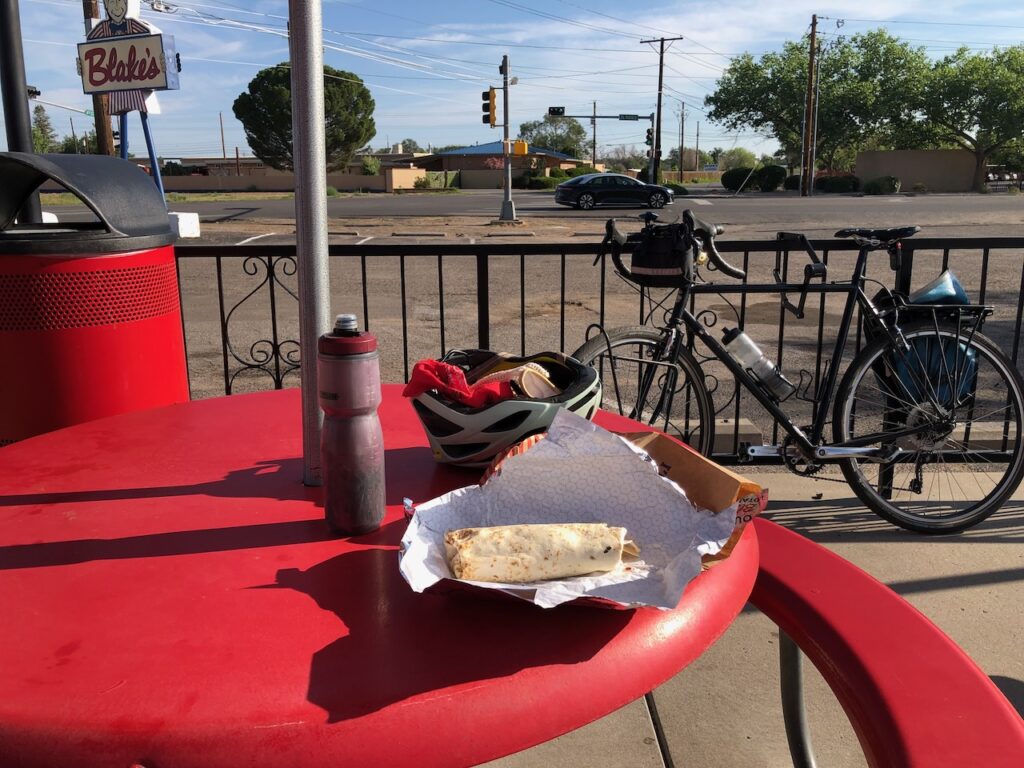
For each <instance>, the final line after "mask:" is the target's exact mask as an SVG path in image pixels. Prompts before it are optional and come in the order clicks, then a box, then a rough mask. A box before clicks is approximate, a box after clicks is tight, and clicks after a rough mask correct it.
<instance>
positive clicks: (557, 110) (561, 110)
mask: <svg viewBox="0 0 1024 768" xmlns="http://www.w3.org/2000/svg"><path fill="white" fill-rule="evenodd" d="M548 114H549V115H551V116H552V117H562V116H563V115H565V107H548Z"/></svg>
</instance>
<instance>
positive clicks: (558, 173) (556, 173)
mask: <svg viewBox="0 0 1024 768" xmlns="http://www.w3.org/2000/svg"><path fill="white" fill-rule="evenodd" d="M550 173H551V178H552V179H564V178H567V177H568V176H569V174H568V173H566V172H565V169H564V168H552V169H551V171H550Z"/></svg>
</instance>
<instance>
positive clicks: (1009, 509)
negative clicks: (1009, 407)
mask: <svg viewBox="0 0 1024 768" xmlns="http://www.w3.org/2000/svg"><path fill="white" fill-rule="evenodd" d="M743 471H744V474H746V475H747V476H748V477H750V478H751V479H753V480H755V481H757V482H759V483H761V485H762V486H764V487H767V488H768V489H769V494H770V499H771V501H770V503H769V505H768V510H767V511H766V513H765V517H767V518H769V519H771V520H774V521H775V522H777V523H780V524H781V525H784V526H786V527H787V528H790V529H791V530H794V531H797V532H799V533H801V534H803V535H805V536H807V537H808V538H810V539H813V540H814V541H816V542H818V543H819V544H822V545H823V546H825V547H828V548H829V549H831V550H832V551H834V552H836V553H837V554H839V555H841V556H842V557H844V558H846V559H847V560H849V561H850V562H852V563H854V564H856V565H857V566H859V567H860V568H862V569H864V570H865V571H867V572H868V573H870V574H872V575H873V576H875V578H877V579H879V580H881V581H882V582H884V583H886V584H888V585H889V586H890V587H891V588H892V589H894V590H895V591H896V592H898V593H899V594H901V595H902V596H903V597H904V598H906V599H907V600H909V601H910V602H911V603H912V604H914V605H915V606H916V607H917V608H918V609H919V610H920V611H921V612H922V613H924V614H925V615H926V616H928V618H930V619H931V620H932V621H933V622H934V623H935V624H936V625H938V627H939V628H940V629H942V630H943V631H944V632H945V633H946V634H947V635H949V636H950V637H951V638H952V639H953V640H954V641H955V642H956V643H957V644H958V645H960V647H961V648H963V649H964V650H965V651H966V652H967V653H968V654H969V655H970V656H971V657H972V658H973V659H974V660H975V662H977V664H978V665H979V666H980V667H981V668H982V669H983V670H984V671H985V672H986V673H987V674H988V675H989V676H990V677H991V678H992V680H993V681H994V682H995V684H996V685H997V686H998V687H999V688H1000V689H1001V690H1002V691H1003V693H1004V694H1006V696H1007V698H1008V699H1009V700H1010V701H1011V702H1012V703H1013V704H1014V706H1015V707H1016V708H1017V711H1018V712H1022V713H1024V610H1022V607H1021V606H1022V600H1021V597H1022V595H1024V591H1022V584H1024V546H1022V544H1024V488H1022V489H1021V490H1018V492H1017V493H1016V494H1015V495H1014V497H1013V500H1012V501H1010V502H1008V503H1007V504H1006V505H1005V507H1004V509H1003V510H1002V511H1000V512H998V513H996V514H995V515H993V516H992V517H990V518H989V519H988V520H986V521H985V522H984V523H982V524H981V525H979V526H977V527H975V528H973V529H971V530H968V531H966V532H965V533H961V534H957V535H955V536H942V537H923V536H919V535H917V534H912V533H909V532H907V531H903V530H902V529H897V528H894V527H893V526H891V525H890V524H889V523H887V522H885V521H884V520H882V519H881V518H878V517H876V516H875V515H874V514H873V513H871V512H870V511H868V510H866V509H865V508H864V507H863V505H862V504H861V503H860V501H859V500H857V499H856V498H855V497H854V496H853V493H852V492H851V491H850V489H849V487H848V486H846V485H845V483H840V482H829V481H828V480H809V479H804V478H800V477H797V476H795V475H792V474H790V473H788V472H786V471H785V470H784V469H778V470H776V469H774V468H772V469H766V468H764V467H748V468H746V469H744V470H743ZM822 474H823V475H825V473H822ZM825 476H826V477H833V478H841V475H839V474H838V472H836V473H835V474H829V475H825ZM819 494H820V498H816V497H817V496H818V495H819ZM893 642H898V638H893ZM805 670H806V672H805V689H806V692H807V710H808V723H809V725H810V730H811V736H812V741H813V744H814V748H815V754H816V757H817V758H818V763H819V764H820V765H823V766H825V765H827V766H831V767H832V768H857V767H859V766H864V765H866V762H865V760H864V757H863V754H862V752H861V749H860V745H859V743H858V741H857V737H856V735H855V734H854V732H853V728H852V727H851V726H850V723H849V721H848V720H847V718H846V715H845V713H844V712H843V710H842V708H841V707H840V706H839V703H838V702H837V701H836V699H835V697H834V696H833V695H832V693H831V691H830V690H829V688H828V686H827V685H826V683H825V682H824V680H823V679H822V678H821V676H820V675H819V674H818V673H817V671H816V670H815V669H814V667H813V666H812V665H811V664H809V663H808V664H806V665H805ZM655 701H656V703H657V707H658V713H659V715H660V717H661V721H662V725H663V727H664V732H665V734H666V737H667V740H668V745H669V749H670V752H671V757H672V762H673V763H674V765H675V766H679V767H680V768H682V767H683V766H692V767H696V766H700V767H701V768H736V767H739V766H742V768H761V767H762V766H763V767H765V768H768V767H772V768H774V767H775V766H791V765H792V761H791V760H790V757H789V749H788V747H787V744H786V735H785V730H784V727H783V722H782V708H781V704H780V694H779V662H778V629H777V628H776V626H775V625H774V624H773V623H772V622H771V621H769V620H768V619H767V618H765V617H764V616H763V615H762V614H761V613H760V612H758V611H757V609H755V608H754V607H753V606H751V605H749V604H748V605H747V607H746V609H745V610H744V611H743V612H742V613H741V614H740V616H739V617H738V618H737V619H736V621H735V622H734V623H733V625H732V626H731V627H730V629H729V630H728V631H727V632H726V633H725V634H724V635H723V636H722V637H721V638H720V639H719V641H718V642H717V643H716V644H715V645H714V646H712V647H711V648H710V649H709V650H708V651H707V652H706V653H705V654H704V655H703V656H702V657H701V658H700V659H698V660H697V662H696V663H694V664H693V665H691V666H690V667H688V668H687V669H685V670H683V672H681V673H680V674H679V675H677V676H676V677H674V678H673V679H672V680H670V681H668V682H667V683H666V684H665V685H663V686H661V687H660V688H658V689H657V690H656V691H655ZM553 705H557V703H554V704H553ZM538 716H542V713H538ZM921 716H922V717H926V716H927V713H924V712H922V713H921ZM487 765H488V768H541V766H543V767H544V768H548V767H549V766H559V767H560V768H562V767H565V768H569V767H573V766H579V767H580V768H584V767H585V768H604V767H607V768H613V767H614V768H620V767H622V766H628V767H629V768H634V767H636V768H648V767H650V768H659V767H660V766H662V765H663V761H662V757H661V754H660V752H659V749H658V745H657V741H656V739H655V734H654V729H653V726H652V725H651V721H650V717H649V715H648V712H647V707H646V705H645V703H644V701H643V700H640V701H636V702H633V703H632V704H630V705H628V706H626V707H624V708H623V709H621V710H619V711H618V712H615V713H613V714H611V715H609V716H608V717H606V718H604V719H602V720H599V721H597V722H595V723H592V724H590V725H588V726H586V727H584V728H581V729H579V730H577V731H574V732H573V733H570V734H566V735H565V736H563V737H561V738H559V739H556V740H554V741H551V742H548V743H547V744H542V745H540V746H537V747H534V748H533V749H529V750H526V751H525V752H520V753H518V754H516V755H512V756H510V757H507V758H504V759H502V760H497V761H494V762H492V763H488V764H487Z"/></svg>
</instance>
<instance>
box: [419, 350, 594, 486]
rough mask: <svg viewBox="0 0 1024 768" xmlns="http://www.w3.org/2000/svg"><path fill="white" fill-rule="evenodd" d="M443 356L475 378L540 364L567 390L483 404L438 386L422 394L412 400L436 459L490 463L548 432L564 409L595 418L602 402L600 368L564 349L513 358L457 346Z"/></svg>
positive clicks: (472, 464) (471, 464) (465, 463)
mask: <svg viewBox="0 0 1024 768" xmlns="http://www.w3.org/2000/svg"><path fill="white" fill-rule="evenodd" d="M442 360H443V362H446V363H451V364H452V365H457V366H459V367H460V368H462V369H463V370H464V371H466V373H467V379H468V380H470V381H471V382H472V381H476V380H478V379H479V378H481V377H483V376H485V375H489V374H494V373H496V372H499V371H506V370H509V369H512V368H517V367H519V366H522V365H525V364H527V363H538V364H539V365H541V366H543V367H544V369H545V370H546V371H547V373H548V377H549V378H550V380H551V381H552V383H553V384H555V385H556V387H558V388H560V389H561V390H562V391H561V392H560V393H559V394H556V395H554V396H553V397H548V398H543V399H540V398H526V397H517V398H514V399H511V400H502V401H500V402H497V403H494V404H492V405H488V406H484V407H483V408H471V407H469V406H465V405H461V404H459V403H455V402H452V401H450V400H447V399H445V398H443V397H441V396H439V395H438V394H436V393H435V392H433V391H427V392H424V393H423V394H421V395H417V396H416V397H414V398H413V401H412V404H413V408H414V409H415V410H416V415H417V416H419V418H420V421H421V422H422V423H423V429H424V430H425V431H426V433H427V439H428V440H429V441H430V447H431V449H433V452H434V458H435V459H436V460H437V461H439V462H442V463H445V464H458V465H460V466H465V467H484V466H487V464H488V463H489V462H490V461H491V459H493V458H494V457H495V456H496V455H498V454H499V453H501V452H502V451H504V450H506V449H507V448H508V447H509V446H511V445H514V444H515V443H518V442H519V441H520V440H522V439H523V438H525V437H529V436H530V435H534V434H538V433H540V432H545V431H546V430H547V428H548V427H549V426H550V425H551V420H552V419H554V418H555V413H557V411H558V409H559V408H568V409H569V410H570V411H573V412H575V413H578V414H579V415H581V416H584V417H585V418H588V419H590V418H593V416H594V412H595V411H596V410H597V408H598V406H599V405H600V404H601V380H600V379H599V378H598V376H597V371H596V370H595V369H593V368H591V367H590V366H588V365H582V364H581V363H579V362H578V361H576V360H575V359H573V358H571V357H569V356H568V355H563V354H561V353H559V352H541V353H539V354H536V355H529V356H527V357H511V356H506V355H497V354H495V353H494V352H490V351H488V350H481V349H473V350H452V351H451V352H449V353H448V354H447V355H445V356H444V358H442Z"/></svg>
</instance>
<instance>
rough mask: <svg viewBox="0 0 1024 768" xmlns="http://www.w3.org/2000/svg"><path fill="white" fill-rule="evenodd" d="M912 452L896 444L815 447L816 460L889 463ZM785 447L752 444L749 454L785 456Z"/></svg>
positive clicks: (762, 456) (749, 455) (763, 456)
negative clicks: (877, 446)
mask: <svg viewBox="0 0 1024 768" xmlns="http://www.w3.org/2000/svg"><path fill="white" fill-rule="evenodd" d="M907 453H910V451H906V450H904V449H902V448H898V447H896V446H894V445H887V446H883V447H881V448H873V447H870V446H848V447H843V446H838V445H819V446H817V447H816V448H815V449H814V459H815V461H818V460H820V461H826V462H828V461H837V460H839V459H859V460H861V461H872V462H877V463H879V464H887V463H889V462H891V461H895V460H896V459H898V458H900V457H901V456H904V455H906V454H907ZM783 455H785V454H784V447H783V446H781V445H751V446H749V447H748V448H747V456H748V457H750V458H751V459H755V458H768V457H778V456H783Z"/></svg>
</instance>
